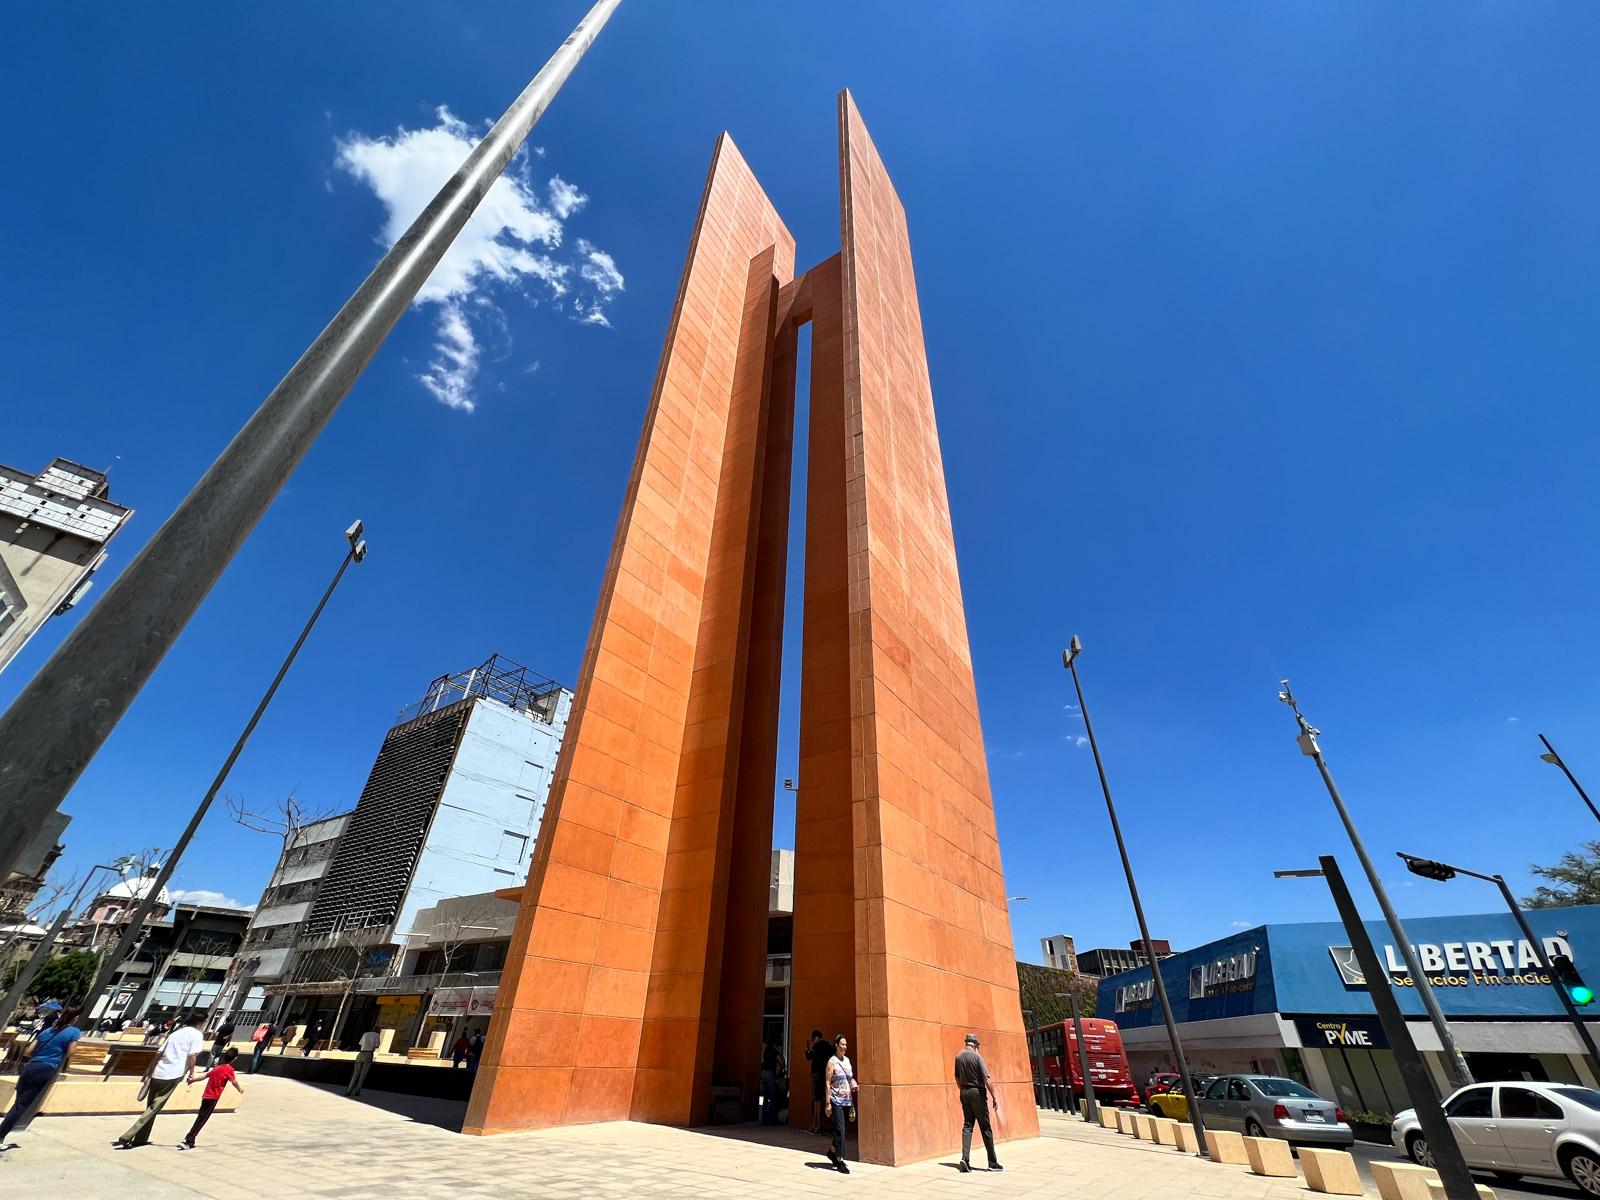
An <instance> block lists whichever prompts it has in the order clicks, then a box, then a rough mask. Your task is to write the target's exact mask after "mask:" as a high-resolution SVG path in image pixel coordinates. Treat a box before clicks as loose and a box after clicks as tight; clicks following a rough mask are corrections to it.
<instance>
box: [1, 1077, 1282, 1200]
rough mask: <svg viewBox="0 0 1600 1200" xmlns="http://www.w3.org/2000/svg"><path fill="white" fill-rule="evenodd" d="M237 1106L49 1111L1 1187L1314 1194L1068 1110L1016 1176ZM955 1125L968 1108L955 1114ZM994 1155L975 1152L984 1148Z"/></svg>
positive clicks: (1020, 1154) (599, 1131) (417, 1112)
mask: <svg viewBox="0 0 1600 1200" xmlns="http://www.w3.org/2000/svg"><path fill="white" fill-rule="evenodd" d="M244 1082H245V1087H246V1089H247V1091H248V1093H249V1094H248V1095H247V1096H246V1097H245V1100H244V1103H243V1105H242V1106H241V1108H240V1110H239V1112H238V1113H237V1114H223V1115H219V1116H217V1117H214V1118H213V1119H212V1121H211V1123H210V1124H209V1125H208V1126H207V1127H206V1129H205V1132H204V1133H203V1134H202V1135H201V1142H200V1149H199V1150H197V1151H193V1152H190V1151H179V1150H177V1149H176V1148H175V1144H176V1142H177V1141H178V1139H179V1138H180V1137H182V1135H183V1134H184V1132H185V1131H186V1130H187V1129H188V1119H187V1118H185V1117H182V1116H171V1117H164V1118H162V1119H161V1120H160V1121H158V1122H157V1129H156V1137H157V1138H158V1139H159V1141H158V1142H157V1143H153V1144H152V1145H150V1146H147V1147H144V1148H142V1149H139V1150H130V1151H123V1150H114V1149H112V1148H111V1146H110V1142H111V1139H112V1138H114V1137H116V1136H117V1134H118V1133H120V1132H121V1131H122V1129H124V1128H125V1127H126V1126H127V1124H128V1122H129V1118H127V1117H45V1118H41V1119H39V1120H37V1121H35V1122H34V1125H33V1128H32V1129H31V1130H29V1131H28V1132H26V1133H23V1134H19V1135H15V1140H16V1141H17V1142H19V1143H20V1145H19V1147H18V1148H17V1149H15V1150H11V1151H8V1152H6V1153H5V1154H4V1155H0V1195H8V1196H46V1197H51V1198H52V1200H77V1198H80V1197H100V1196H115V1197H117V1198H118V1200H157V1198H160V1200H166V1198H168V1197H208V1198H212V1200H259V1198H262V1197H272V1198H274V1200H276V1198H279V1197H335V1196H337V1197H343V1198H348V1200H368V1198H371V1200H413V1198H416V1200H435V1198H437V1200H469V1198H479V1197H481V1198H483V1200H514V1198H517V1197H524V1196H528V1197H534V1196H538V1197H563V1196H570V1197H581V1198H582V1200H599V1198H602V1197H637V1196H662V1197H675V1196H681V1197H685V1198H689V1197H693V1198H694V1200H722V1198H724V1197H726V1198H729V1200H732V1198H735V1197H737V1198H738V1200H746V1198H747V1197H752V1196H760V1197H777V1196H843V1195H871V1196H909V1195H911V1194H913V1193H915V1194H917V1195H918V1196H925V1195H930V1194H931V1195H934V1196H940V1195H944V1196H951V1197H954V1196H957V1195H963V1196H966V1195H973V1194H986V1195H996V1196H1006V1197H1044V1196H1050V1197H1065V1198H1068V1200H1102V1198H1104V1200H1111V1198H1113V1197H1114V1198H1115V1200H1156V1198H1157V1197H1159V1198H1160V1200H1172V1197H1175V1196H1199V1197H1212V1198H1215V1200H1232V1198H1235V1197H1237V1198H1239V1200H1288V1198H1290V1197H1294V1198H1295V1200H1300V1198H1302V1197H1306V1196H1308V1195H1310V1193H1308V1192H1306V1191H1305V1190H1304V1188H1303V1187H1302V1186H1301V1185H1300V1184H1299V1183H1298V1182H1297V1181H1291V1180H1267V1179H1260V1178H1257V1177H1255V1176H1252V1175H1250V1174H1249V1173H1247V1172H1246V1171H1245V1170H1244V1169H1243V1168H1241V1167H1223V1166H1215V1165H1213V1164H1211V1163H1208V1162H1203V1161H1200V1160H1197V1159H1194V1158H1192V1157H1189V1156H1186V1155H1182V1154H1179V1153H1178V1152H1177V1151H1175V1150H1172V1149H1170V1148H1168V1147H1160V1146H1153V1145H1150V1144H1148V1143H1141V1142H1135V1141H1132V1140H1130V1139H1128V1138H1125V1137H1120V1136H1118V1135H1117V1134H1114V1133H1108V1132H1106V1131H1104V1130H1100V1129H1096V1128H1090V1127H1089V1126H1086V1125H1084V1124H1082V1123H1081V1122H1078V1121H1070V1120H1067V1119H1066V1118H1063V1117H1058V1116H1055V1115H1054V1114H1046V1115H1044V1116H1043V1117H1042V1119H1041V1124H1042V1125H1043V1126H1044V1127H1045V1130H1046V1136H1044V1137H1041V1138H1037V1139H1034V1140H1032V1141H1027V1142H1018V1143H1012V1144H1010V1145H1006V1146H1003V1147H1002V1155H1003V1159H1002V1161H1003V1162H1004V1163H1005V1167H1006V1170H1005V1173H1004V1174H987V1173H983V1172H974V1173H973V1174H971V1175H961V1174H959V1173H958V1172H957V1171H955V1170H954V1168H953V1163H954V1158H953V1157H952V1158H951V1159H949V1160H946V1161H942V1162H927V1163H919V1164H917V1165H915V1166H910V1167H902V1168H899V1169H898V1170H896V1169H893V1168H889V1167H872V1166H864V1165H861V1164H853V1165H852V1173H851V1174H850V1175H849V1176H843V1175H840V1174H838V1173H837V1172H835V1171H833V1170H831V1169H828V1168H827V1164H826V1162H825V1160H824V1159H823V1157H822V1155H821V1153H820V1152H821V1150H822V1149H823V1148H825V1145H826V1143H825V1141H824V1140H823V1139H820V1138H817V1139H813V1138H810V1137H807V1136H806V1135H805V1134H803V1133H792V1132H790V1131H789V1130H787V1129H782V1130H762V1129H760V1128H759V1127H740V1128H739V1129H738V1130H737V1131H736V1133H735V1132H729V1133H725V1134H719V1133H717V1132H711V1131H688V1130H682V1129H669V1128H664V1127H660V1126H650V1125H633V1124H627V1123H616V1124H608V1125H589V1126H583V1127H580V1128H575V1129H564V1130H545V1131H541V1132H538V1133H528V1134H510V1135H503V1136H500V1137H493V1138H474V1137H464V1136H462V1135H460V1134H456V1133H453V1132H450V1131H449V1130H448V1129H447V1128H443V1127H442V1126H446V1125H449V1124H451V1123H459V1121H460V1120H461V1113H462V1107H463V1106H462V1105H461V1104H459V1103H452V1102H443V1101H428V1100H418V1099H415V1098H413V1097H407V1096H396V1095H393V1094H388V1093H380V1092H368V1093H367V1094H366V1095H365V1096H363V1097H362V1098H361V1100H347V1099H345V1098H344V1097H343V1096H342V1095H340V1094H339V1093H338V1092H337V1091H335V1090H332V1089H328V1088H319V1087H314V1086H311V1085H308V1084H303V1083H297V1082H294V1081H292V1080H287V1079H278V1078H269V1077H266V1076H257V1077H256V1078H255V1079H250V1078H249V1077H248V1076H247V1077H246V1079H245V1081H244ZM952 1119H954V1114H952ZM982 1157H983V1155H982V1152H981V1150H978V1151H977V1152H976V1153H975V1154H974V1158H976V1159H978V1160H980V1161H981V1160H982Z"/></svg>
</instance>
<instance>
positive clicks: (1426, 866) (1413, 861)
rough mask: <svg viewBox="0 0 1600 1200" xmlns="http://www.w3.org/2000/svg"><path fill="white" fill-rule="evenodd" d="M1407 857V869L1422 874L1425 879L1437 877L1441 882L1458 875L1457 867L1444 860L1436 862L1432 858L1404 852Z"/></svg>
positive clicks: (1405, 857) (1403, 855)
mask: <svg viewBox="0 0 1600 1200" xmlns="http://www.w3.org/2000/svg"><path fill="white" fill-rule="evenodd" d="M1400 857H1401V858H1403V859H1405V863H1406V870H1408V871H1410V872H1411V873H1412V874H1413V875H1420V876H1422V877H1423V878H1424V879H1437V880H1439V881H1440V882H1441V883H1443V882H1444V881H1445V880H1448V879H1454V878H1455V877H1456V869H1455V868H1454V867H1451V866H1447V865H1445V864H1444V863H1442V862H1434V861H1433V859H1431V858H1417V857H1415V856H1413V855H1410V854H1402V855H1401V856H1400Z"/></svg>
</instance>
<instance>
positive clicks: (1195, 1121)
mask: <svg viewBox="0 0 1600 1200" xmlns="http://www.w3.org/2000/svg"><path fill="white" fill-rule="evenodd" d="M1082 650H1083V644H1082V643H1081V642H1080V641H1078V639H1077V638H1076V637H1074V638H1073V639H1072V646H1071V648H1070V649H1069V650H1066V651H1064V652H1063V653H1062V655H1061V659H1062V665H1064V666H1065V667H1066V668H1067V670H1068V671H1070V672H1072V686H1073V689H1074V690H1075V691H1076V692H1077V693H1078V712H1079V713H1080V714H1081V715H1082V717H1083V731H1084V732H1085V733H1087V734H1088V735H1089V749H1090V751H1092V752H1093V754H1094V769H1095V770H1096V771H1097V772H1099V774H1100V790H1101V792H1103V793H1104V794H1105V798H1106V812H1107V814H1109V815H1110V817H1111V832H1112V833H1113V834H1114V835H1115V836H1116V839H1117V853H1118V854H1120V855H1121V856H1122V873H1123V874H1124V875H1126V876H1127V877H1128V897H1129V898H1130V899H1131V900H1132V901H1133V915H1134V916H1135V917H1137V918H1138V921H1139V939H1140V941H1142V942H1143V943H1144V953H1145V957H1146V958H1148V959H1149V960H1150V978H1151V980H1152V982H1153V983H1154V986H1155V993H1156V1000H1157V1002H1158V1003H1160V1005H1161V1017H1162V1019H1163V1020H1164V1021H1165V1022H1166V1025H1167V1044H1168V1045H1169V1046H1171V1048H1172V1061H1173V1065H1174V1066H1175V1067H1176V1068H1177V1071H1178V1075H1179V1077H1180V1078H1181V1079H1182V1080H1183V1098H1184V1100H1185V1101H1186V1102H1187V1103H1188V1105H1189V1124H1191V1125H1193V1126H1194V1132H1195V1137H1197V1138H1198V1139H1199V1144H1200V1153H1202V1154H1204V1153H1205V1152H1206V1123H1205V1118H1204V1117H1202V1116H1201V1115H1200V1100H1199V1097H1197V1096H1196V1095H1195V1094H1194V1079H1193V1078H1192V1077H1191V1076H1190V1074H1189V1060H1188V1059H1187V1058H1185V1057H1184V1054H1183V1039H1182V1038H1180V1037H1179V1036H1178V1022H1177V1020H1176V1018H1174V1017H1173V1015H1172V1001H1171V1000H1169V999H1168V998H1167V984H1166V981H1165V980H1164V979H1162V977H1161V962H1160V960H1159V959H1157V958H1156V947H1155V943H1154V942H1152V941H1151V940H1150V923H1149V922H1148V921H1146V920H1145V919H1144V903H1143V901H1141V900H1140V899H1139V885H1138V884H1137V883H1136V882H1134V878H1133V863H1132V862H1130V861H1129V859H1128V844H1127V843H1126V842H1124V841H1123V840H1122V823H1121V822H1120V821H1118V820H1117V806H1116V805H1115V804H1113V803H1112V802H1111V785H1110V784H1109V783H1107V782H1106V768H1105V764H1104V763H1103V762H1101V761H1100V743H1099V742H1097V741H1095V737H1094V726H1093V725H1092V724H1090V723H1089V706H1088V705H1087V704H1085V703H1084V700H1083V684H1082V683H1081V682H1079V680H1078V655H1079V653H1080V652H1081V651H1082ZM1084 1082H1085V1084H1087V1082H1088V1081H1087V1080H1085V1081H1084Z"/></svg>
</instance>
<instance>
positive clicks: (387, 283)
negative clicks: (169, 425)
mask: <svg viewBox="0 0 1600 1200" xmlns="http://www.w3.org/2000/svg"><path fill="white" fill-rule="evenodd" d="M620 2H621V0H597V2H596V3H595V5H594V7H592V8H591V9H590V10H589V12H588V13H587V14H586V15H585V16H584V18H583V20H582V21H580V22H579V23H578V26H577V28H575V29H574V30H573V31H572V33H571V34H569V35H568V37H567V39H566V41H564V42H562V43H561V45H560V47H559V48H558V49H557V50H556V52H555V53H554V54H553V55H551V56H550V59H549V61H547V62H546V63H545V65H544V67H543V68H542V69H541V70H540V71H539V73H538V74H537V75H536V76H534V78H533V80H532V81H531V82H530V83H529V84H528V85H527V87H525V88H524V89H523V90H522V93H521V94H520V95H519V96H518V97H517V98H516V100H515V101H513V102H512V104H511V107H510V108H508V109H506V111H505V114H504V115H503V116H501V118H500V119H499V120H498V121H496V122H495V125H494V128H492V129H490V130H489V132H488V133H487V134H485V135H484V137H483V140H482V141H480V142H479V143H478V144H477V146H476V147H474V148H473V150H472V153H471V154H469V155H468V156H467V158H466V161H465V162H463V163H462V164H461V166H460V167H459V168H457V169H456V172H455V173H454V174H453V175H452V176H451V177H450V178H449V179H448V180H447V181H446V182H445V184H444V186H443V187H441V188H440V189H439V193H438V195H436V196H435V197H434V198H433V199H432V200H431V201H430V202H429V203H428V206H427V207H426V208H424V209H423V210H422V212H421V213H420V214H419V215H418V216H417V219H416V220H415V221H413V222H412V223H411V227H410V228H409V229H407V230H406V231H405V233H403V234H402V235H401V236H400V238H399V240H398V241H396V242H395V244H394V245H393V246H392V247H390V249H389V252H388V253H387V254H385V255H384V256H383V258H382V259H381V260H380V261H379V263H378V265H377V266H376V267H374V268H373V269H372V274H370V275H368V276H367V278H366V279H365V281H363V282H362V284H361V286H360V287H358V288H357V289H356V290H355V293H354V294H353V295H352V296H351V297H350V299H349V300H347V301H345V304H344V307H343V308H341V309H340V310H339V311H338V312H337V313H335V314H334V317H333V319H332V320H331V321H329V322H328V324H327V326H326V327H325V328H324V329H323V330H322V332H321V333H319V334H318V335H317V337H316V339H315V340H314V341H313V342H312V343H311V345H310V346H308V347H307V348H306V351H305V353H303V354H302V355H301V356H300V358H299V360H298V361H297V362H296V363H295V364H294V366H292V367H290V368H289V373H288V374H287V375H285V376H284V377H283V379H282V380H281V381H280V382H279V383H278V386H277V387H275V388H273V389H272V391H271V393H270V394H269V395H268V396H267V398H266V399H265V400H263V401H262V402H261V407H260V408H258V409H256V411H255V413H254V415H252V416H251V418H250V419H249V421H247V422H246V423H245V425H244V427H243V428H242V429H241V430H240V431H239V432H238V433H237V434H236V435H234V438H233V440H232V441H231V442H229V443H228V445H227V447H226V448H225V449H224V450H223V451H222V453H221V454H220V455H219V456H218V457H217V460H216V461H215V462H214V463H212V464H211V467H210V469H208V470H207V471H206V473H205V475H204V477H203V478H202V479H201V480H200V482H199V483H197V484H196V485H195V487H194V489H193V490H192V491H190V493H189V494H188V495H187V496H186V497H184V499H183V501H182V503H180V504H179V505H178V507H177V510H176V511H175V512H173V514H172V516H170V517H169V518H167V521H166V523H165V524H163V525H162V526H161V528H160V529H158V530H157V531H156V532H155V535H154V536H153V537H152V538H151V539H150V541H149V542H147V543H146V544H145V546H144V548H143V549H142V550H140V551H139V553H138V554H136V555H135V556H134V557H133V560H132V561H131V562H130V563H129V564H128V565H127V566H126V567H124V568H123V570H122V572H121V574H120V575H118V577H117V579H116V582H114V583H113V584H112V585H111V586H110V587H109V588H108V589H107V590H106V594H105V595H104V596H103V597H102V598H101V600H100V603H98V604H96V605H95V606H94V607H93V608H92V609H91V610H90V611H89V612H88V614H87V615H86V616H85V617H84V619H83V620H82V621H80V622H78V625H77V628H75V629H74V630H73V631H72V633H71V634H69V635H68V636H67V638H66V640H65V641H63V642H62V643H61V645H60V647H59V648H58V649H57V650H56V652H55V653H54V654H53V655H51V656H50V660H49V661H48V662H46V663H45V665H44V666H43V667H42V668H40V670H39V673H38V674H37V675H36V676H34V678H33V679H32V681H30V682H29V684H28V685H27V687H25V688H24V689H23V690H22V692H21V693H20V694H19V695H18V696H17V698H16V699H15V700H14V701H13V702H12V704H11V706H10V708H8V709H7V710H6V711H5V713H4V714H3V715H0V746H4V747H5V748H6V753H5V755H4V756H3V757H0V879H5V878H6V877H7V874H8V872H9V871H10V870H11V868H12V867H13V866H14V865H15V862H16V859H17V857H18V855H20V854H21V852H22V849H23V848H24V847H25V846H27V845H28V844H29V843H30V842H32V840H33V839H34V838H35V837H36V836H38V833H39V830H40V828H41V827H42V826H43V825H44V823H45V822H46V821H47V820H48V819H49V818H50V814H52V813H54V812H55V811H56V809H57V808H59V807H60V805H61V801H62V799H63V798H64V797H65V796H66V794H67V792H68V791H70V790H71V788H72V785H73V783H74V782H76V780H77V778H78V776H79V775H80V774H82V773H83V770H84V768H85V767H87V766H88V765H89V761H90V759H92V758H93V757H94V755H95V753H96V752H97V751H98V750H99V748H100V746H101V744H102V743H103V742H104V741H105V740H106V738H108V737H109V736H111V731H112V730H113V729H115V728H116V725H117V722H118V721H119V720H121V719H122V714H123V713H125V712H126V711H127V710H128V707H129V705H131V704H132V703H133V699H134V697H135V696H137V695H138V693H139V689H140V688H142V687H143V686H144V684H145V681H146V680H147V679H149V678H150V675H151V674H152V673H153V672H154V671H155V669H156V667H157V666H158V665H159V664H160V662H161V659H162V657H163V656H164V655H165V654H166V653H167V651H168V649H170V648H171V646H172V644H173V642H175V641H176V640H177V638H178V635H179V634H180V633H182V632H183V627H184V626H185V625H186V624H188V622H189V618H190V617H191V616H193V615H194V612H195V610H196V609H197V608H199V607H200V602H201V601H202V600H204V599H205V596H206V593H207V592H209V591H210V590H211V587H212V585H213V584H215V583H216V582H217V580H218V579H219V578H220V577H221V575H222V573H223V571H224V570H226V569H227V566H228V563H229V562H230V561H231V560H232V558H233V556H234V554H235V553H236V552H237V551H238V549H239V547H240V546H241V545H243V544H244V541H245V539H246V538H247V537H248V536H249V535H250V531H251V530H252V529H254V528H255V525H256V522H257V521H259V520H260V519H261V516H262V514H263V513H265V512H266V511H267V508H268V506H269V505H271V503H272V501H273V499H274V498H275V497H276V496H277V494H278V492H279V490H280V489H281V488H282V487H283V484H284V482H285V481H286V480H287V479H288V478H289V476H290V474H291V473H293V471H294V469H295V467H296V466H298V465H299V463H300V460H301V459H302V458H304V457H305V455H306V452H307V451H309V450H310V449H311V446H312V444H313V443H314V442H315V441H316V440H317V436H318V434H320V433H321V432H322V429H323V427H324V426H326V425H327V423H328V421H329V420H330V419H331V418H332V417H333V414H334V411H335V410H336V409H337V408H338V407H339V404H340V402H341V401H343V400H344V398H345V395H346V394H347V393H348V392H349V391H350V388H351V387H352V386H353V385H354V384H355V381H356V380H357V379H358V378H359V377H360V375H361V372H362V371H363V370H365V369H366V366H367V364H368V363H369V362H371V361H372V357H373V356H374V355H375V354H377V352H378V348H379V347H380V346H381V345H382V344H383V341H384V339H385V338H386V337H388V336H389V331H390V330H391V329H393V328H394V326H395V322H397V321H398V320H399V319H400V316H401V314H402V313H404V312H405V311H406V307H407V306H408V305H409V304H410V303H411V301H412V299H413V298H414V297H415V296H416V294H417V292H418V291H419V290H420V289H421V288H422V285H423V284H424V283H425V282H426V281H427V279H428V276H429V275H430V274H431V273H432V272H433V269H434V267H435V266H437V265H438V263H439V260H440V259H441V258H442V257H443V256H444V254H445V252H446V251H447V250H449V249H450V246H451V244H452V243H453V242H454V241H455V240H456V235H457V234H459V233H460V232H461V229H462V227H463V226H464V225H465V224H466V223H467V221H468V220H469V219H470V218H471V217H472V214H473V213H474V212H475V211H476V210H477V208H478V205H479V204H480V203H481V202H482V200H483V198H484V197H485V196H487V195H488V194H489V190H490V189H491V188H492V187H493V186H494V184H495V182H496V180H498V179H499V178H500V176H501V174H502V173H503V172H504V171H505V168H506V166H507V164H509V163H510V162H511V160H512V158H513V157H514V156H515V155H516V153H517V151H518V150H519V149H521V147H522V144H523V143H524V142H525V141H526V140H527V137H528V134H529V132H530V131H531V130H532V129H533V126H534V124H535V123H536V122H537V121H538V120H539V118H540V117H541V116H543V115H544V111H545V109H546V108H547V107H548V106H549V104H550V101H551V100H552V99H553V98H554V97H555V95H556V93H557V92H558V91H560V89H561V85H562V84H563V83H565V82H566V80H567V77H568V76H569V75H571V74H572V71H573V68H575V67H576V66H577V65H578V61H579V60H580V59H581V58H582V57H583V56H584V54H585V53H586V52H587V51H588V49H589V47H590V46H591V45H592V44H593V42H594V40H595V38H596V37H597V36H598V35H599V33H600V30H601V29H602V28H603V27H604V26H605V24H606V22H607V21H608V20H610V19H611V15H612V13H613V12H615V11H616V8H617V5H618V4H619V3H620Z"/></svg>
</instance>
